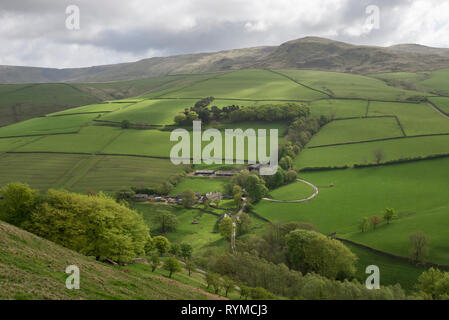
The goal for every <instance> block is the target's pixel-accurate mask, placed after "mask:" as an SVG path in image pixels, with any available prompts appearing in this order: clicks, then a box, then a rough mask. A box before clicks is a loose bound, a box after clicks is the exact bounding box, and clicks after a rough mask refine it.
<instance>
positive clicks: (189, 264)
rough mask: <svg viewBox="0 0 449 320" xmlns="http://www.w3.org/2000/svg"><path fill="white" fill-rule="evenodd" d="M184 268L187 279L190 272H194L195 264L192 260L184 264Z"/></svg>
mask: <svg viewBox="0 0 449 320" xmlns="http://www.w3.org/2000/svg"><path fill="white" fill-rule="evenodd" d="M185 268H186V270H187V271H188V272H189V277H190V276H191V274H192V271H195V270H196V265H195V262H193V260H192V259H189V260H187V261H186V264H185Z"/></svg>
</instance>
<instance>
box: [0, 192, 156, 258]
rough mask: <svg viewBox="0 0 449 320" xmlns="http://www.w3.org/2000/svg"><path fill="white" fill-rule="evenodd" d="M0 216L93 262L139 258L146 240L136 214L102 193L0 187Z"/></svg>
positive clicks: (147, 241)
mask: <svg viewBox="0 0 449 320" xmlns="http://www.w3.org/2000/svg"><path fill="white" fill-rule="evenodd" d="M1 195H2V197H3V200H1V201H0V218H1V219H2V220H4V221H6V222H8V223H11V224H13V225H16V226H18V227H21V228H23V229H25V230H28V231H30V232H32V233H35V234H37V235H39V236H41V237H43V238H46V239H48V240H50V241H53V242H55V243H57V244H60V245H62V246H64V247H66V248H69V249H72V250H75V251H77V252H80V253H82V254H84V255H87V256H95V257H96V258H97V260H103V259H110V260H113V261H116V262H119V263H125V262H129V261H131V260H132V259H133V258H135V257H138V256H142V255H145V253H146V248H148V243H150V242H151V241H152V239H151V237H150V233H149V229H148V227H147V226H146V224H145V223H144V221H143V218H142V216H141V215H139V214H138V213H137V212H135V211H133V210H131V209H129V208H128V207H126V206H124V205H121V204H119V203H117V202H116V201H115V200H114V199H113V198H110V197H108V196H106V195H104V194H102V193H99V194H98V195H95V196H88V195H80V194H76V193H70V192H68V191H65V190H49V191H48V192H47V193H46V194H45V195H39V194H38V192H37V191H36V190H32V189H31V188H30V187H29V186H28V185H26V184H21V183H10V184H8V185H7V186H5V187H4V188H2V189H1Z"/></svg>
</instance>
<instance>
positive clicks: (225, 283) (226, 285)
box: [222, 276, 235, 297]
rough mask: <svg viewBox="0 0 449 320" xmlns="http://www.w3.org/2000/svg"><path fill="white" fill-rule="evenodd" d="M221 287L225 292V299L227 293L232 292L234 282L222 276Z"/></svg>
mask: <svg viewBox="0 0 449 320" xmlns="http://www.w3.org/2000/svg"><path fill="white" fill-rule="evenodd" d="M222 286H223V288H224V290H225V297H227V296H228V293H229V292H231V291H232V290H234V287H235V282H234V280H232V279H231V278H229V277H227V276H223V279H222Z"/></svg>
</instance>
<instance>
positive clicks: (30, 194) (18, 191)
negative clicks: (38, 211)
mask: <svg viewBox="0 0 449 320" xmlns="http://www.w3.org/2000/svg"><path fill="white" fill-rule="evenodd" d="M0 194H1V196H2V197H3V200H1V201H0V219H1V220H4V221H6V222H8V223H10V224H13V225H15V226H19V227H20V226H22V224H23V223H24V222H25V221H28V220H29V219H30V217H31V214H32V212H33V210H34V209H35V207H36V205H37V203H36V201H37V196H38V193H37V191H36V190H33V189H31V188H30V187H29V186H28V185H27V184H23V183H17V182H14V183H8V184H7V185H6V186H5V187H4V188H1V189H0Z"/></svg>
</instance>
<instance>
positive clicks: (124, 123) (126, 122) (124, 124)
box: [120, 120, 131, 129]
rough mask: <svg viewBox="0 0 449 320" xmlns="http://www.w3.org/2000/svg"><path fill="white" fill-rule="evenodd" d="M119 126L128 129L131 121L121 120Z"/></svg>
mask: <svg viewBox="0 0 449 320" xmlns="http://www.w3.org/2000/svg"><path fill="white" fill-rule="evenodd" d="M120 126H121V127H122V129H129V127H130V126H131V122H130V121H129V120H122V122H121V123H120Z"/></svg>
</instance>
